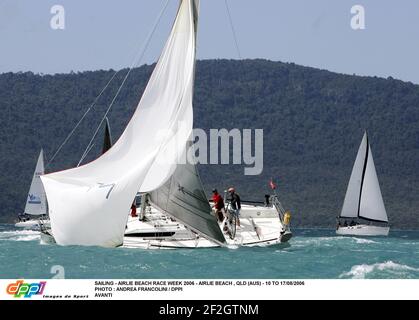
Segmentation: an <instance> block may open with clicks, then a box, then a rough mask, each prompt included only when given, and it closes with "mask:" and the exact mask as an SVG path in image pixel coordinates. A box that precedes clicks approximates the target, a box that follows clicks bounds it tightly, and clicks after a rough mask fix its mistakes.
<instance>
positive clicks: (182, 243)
mask: <svg viewBox="0 0 419 320" xmlns="http://www.w3.org/2000/svg"><path fill="white" fill-rule="evenodd" d="M240 224H241V227H240V228H237V229H236V234H235V237H234V238H233V239H231V237H230V235H229V233H228V232H226V231H223V232H224V235H225V238H226V241H227V247H229V248H237V247H241V246H247V247H267V246H273V245H285V246H289V244H288V243H287V242H288V240H289V239H290V238H291V237H292V233H291V231H290V230H289V228H284V226H283V225H282V223H281V221H280V220H279V217H278V213H277V212H276V210H275V209H274V208H272V207H260V206H252V205H242V210H241V214H240ZM219 226H220V228H221V230H223V229H224V225H223V224H222V223H220V224H219ZM256 230H257V232H256ZM41 243H42V244H53V243H55V241H54V237H53V236H52V235H51V233H50V232H46V233H45V232H42V233H41ZM122 247H123V248H138V249H181V248H183V249H198V248H216V247H219V245H218V244H216V243H214V242H212V241H210V240H208V239H206V238H203V237H200V236H199V235H197V234H196V233H194V232H193V231H191V230H189V229H187V228H186V227H185V226H184V225H183V224H181V223H179V222H177V221H175V220H174V219H172V218H170V217H168V216H166V215H164V214H162V213H161V212H160V211H158V210H156V209H154V208H152V207H148V208H147V213H146V220H145V221H140V220H139V218H132V217H129V219H128V223H127V227H126V231H125V237H124V243H123V245H122Z"/></svg>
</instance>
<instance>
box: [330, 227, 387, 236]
mask: <svg viewBox="0 0 419 320" xmlns="http://www.w3.org/2000/svg"><path fill="white" fill-rule="evenodd" d="M389 231H390V227H378V226H368V225H363V224H360V225H356V226H353V227H339V229H337V230H336V234H337V235H345V236H388V233H389Z"/></svg>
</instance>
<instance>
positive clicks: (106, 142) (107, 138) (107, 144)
mask: <svg viewBox="0 0 419 320" xmlns="http://www.w3.org/2000/svg"><path fill="white" fill-rule="evenodd" d="M111 147H112V135H111V127H110V125H109V120H108V118H106V124H105V135H104V137H103V147H102V154H104V153H105V152H106V151H108V150H109V149H110V148H111Z"/></svg>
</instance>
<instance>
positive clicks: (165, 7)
mask: <svg viewBox="0 0 419 320" xmlns="http://www.w3.org/2000/svg"><path fill="white" fill-rule="evenodd" d="M169 2H170V0H166V3H165V5H164V7H163V9H162V10H161V12H160V14H159V16H158V17H157V20H156V22H155V23H154V26H153V29H152V30H151V32H150V33H149V35H148V37H147V40H146V43H145V45H144V47H143V49H142V50H141V51H140V52H139V54H137V56H136V57H135V58H134V61H133V62H132V64H131V66H130V68H129V70H128V72H127V74H126V75H125V77H124V80H123V81H122V83H121V85H120V86H119V88H118V91H117V92H116V94H115V96H114V98H113V99H112V101H111V103H110V105H109V107H108V109H107V110H106V112H105V115H104V116H103V118H102V120H101V121H100V123H99V125H98V126H97V128H96V131H95V133H94V134H93V137H92V139H90V141H89V144H88V145H87V147H86V149H85V150H84V152H83V155H82V157H81V159H80V161H79V163H78V164H77V167H79V166H80V164H81V163H82V161H83V160H84V159H85V158H86V156H87V154H88V153H89V151H90V149H91V144H92V143H93V141H94V139H95V138H96V136H97V134H98V132H99V129H100V127H101V126H102V124H103V122H104V121H105V119H106V117H107V116H108V114H109V112H110V111H111V109H112V107H113V105H114V103H115V101H116V99H117V98H118V96H119V94H120V93H121V90H122V87H123V86H124V84H125V82H126V81H127V79H128V77H129V75H130V73H131V71H132V69H133V68H134V66H136V65H137V64H138V63H139V62H140V61H141V60H142V59H143V58H144V55H145V52H146V51H147V49H148V46H149V44H150V42H151V39H152V38H153V35H154V33H155V31H156V29H157V26H158V25H159V24H160V20H161V18H162V16H163V14H164V12H165V11H166V9H167V6H168V5H169Z"/></svg>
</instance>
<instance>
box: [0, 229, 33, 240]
mask: <svg viewBox="0 0 419 320" xmlns="http://www.w3.org/2000/svg"><path fill="white" fill-rule="evenodd" d="M37 239H39V232H38V231H33V230H16V231H3V232H0V241H1V240H3V241H4V240H7V241H34V240H37Z"/></svg>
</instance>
